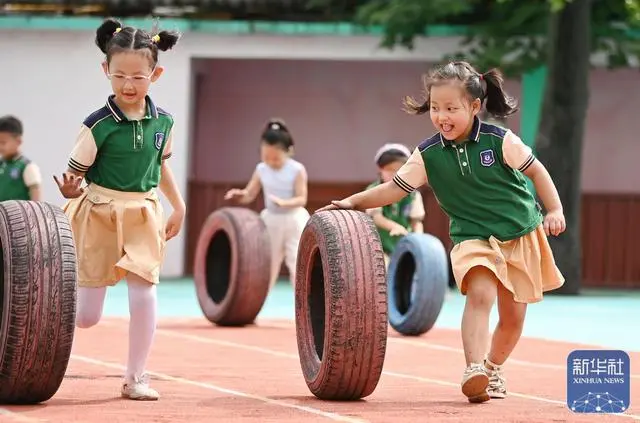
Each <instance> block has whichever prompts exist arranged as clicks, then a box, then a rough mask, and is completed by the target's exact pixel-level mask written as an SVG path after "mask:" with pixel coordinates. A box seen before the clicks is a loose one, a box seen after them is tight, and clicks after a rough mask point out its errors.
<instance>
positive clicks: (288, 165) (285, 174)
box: [256, 158, 304, 213]
mask: <svg viewBox="0 0 640 423" xmlns="http://www.w3.org/2000/svg"><path fill="white" fill-rule="evenodd" d="M303 168H304V165H303V164H302V163H300V162H298V161H295V160H293V159H291V158H289V159H287V161H286V162H285V163H284V165H283V166H282V167H281V168H280V169H278V170H276V169H273V168H271V167H269V166H268V165H267V164H266V163H264V162H260V163H258V166H256V171H257V172H258V177H259V178H260V183H261V184H262V191H263V193H264V204H265V207H266V208H267V210H269V211H271V212H274V213H287V212H289V211H291V209H288V208H283V207H280V206H278V205H276V204H274V203H273V201H271V199H270V198H269V196H271V195H274V196H276V197H278V198H281V199H283V200H288V199H290V198H293V197H295V182H296V178H297V177H298V173H300V171H301V170H302V169H303Z"/></svg>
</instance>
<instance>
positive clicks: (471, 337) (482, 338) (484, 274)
mask: <svg viewBox="0 0 640 423" xmlns="http://www.w3.org/2000/svg"><path fill="white" fill-rule="evenodd" d="M464 282H465V285H466V302H465V307H464V312H463V315H462V327H461V331H462V344H463V348H464V353H465V360H466V362H467V370H466V371H465V374H464V377H463V380H462V392H463V393H464V394H465V395H466V396H467V397H468V398H469V401H471V402H484V401H487V400H488V399H489V395H488V394H487V392H486V389H487V386H488V384H489V378H488V376H487V375H486V373H485V372H484V368H483V366H482V362H483V361H484V357H485V354H486V351H487V345H488V343H489V342H488V341H489V315H490V314H491V308H492V307H493V303H494V302H495V299H496V295H497V285H498V284H499V282H498V281H497V279H496V277H495V275H494V274H493V273H492V272H491V271H490V270H489V269H487V268H485V267H484V266H476V267H474V268H472V269H471V270H470V271H469V272H468V273H467V275H466V276H465V280H464Z"/></svg>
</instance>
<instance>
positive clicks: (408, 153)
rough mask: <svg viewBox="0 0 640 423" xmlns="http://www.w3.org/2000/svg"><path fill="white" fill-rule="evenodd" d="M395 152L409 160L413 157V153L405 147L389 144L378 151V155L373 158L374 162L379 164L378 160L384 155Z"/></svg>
mask: <svg viewBox="0 0 640 423" xmlns="http://www.w3.org/2000/svg"><path fill="white" fill-rule="evenodd" d="M393 150H395V151H399V152H401V153H402V154H404V155H405V156H406V157H407V159H408V158H409V157H411V151H410V150H409V149H408V148H407V147H406V146H405V145H403V144H398V143H387V144H385V145H383V146H382V147H380V148H379V149H378V151H377V152H376V155H375V156H374V158H373V162H374V163H378V160H379V159H380V157H381V156H382V155H383V154H384V153H386V152H388V151H393Z"/></svg>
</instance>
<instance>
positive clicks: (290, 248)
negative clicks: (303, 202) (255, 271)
mask: <svg viewBox="0 0 640 423" xmlns="http://www.w3.org/2000/svg"><path fill="white" fill-rule="evenodd" d="M308 219H309V213H308V212H307V211H306V210H305V209H301V210H299V211H296V212H295V214H294V215H293V216H292V218H291V221H290V222H288V228H287V231H286V238H285V240H284V252H285V256H284V257H285V262H286V264H287V269H289V279H290V280H291V286H292V287H293V288H295V286H296V262H297V260H298V246H299V245H300V238H301V237H302V231H304V227H305V225H306V224H307V220H308Z"/></svg>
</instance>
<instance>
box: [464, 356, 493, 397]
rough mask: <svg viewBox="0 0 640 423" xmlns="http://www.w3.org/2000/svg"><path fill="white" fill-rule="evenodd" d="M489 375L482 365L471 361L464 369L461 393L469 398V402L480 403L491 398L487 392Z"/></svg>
mask: <svg viewBox="0 0 640 423" xmlns="http://www.w3.org/2000/svg"><path fill="white" fill-rule="evenodd" d="M488 386H489V377H488V376H487V374H486V373H485V371H484V366H483V365H482V364H478V363H471V365H469V367H467V368H466V369H465V371H464V376H463V377H462V393H463V394H464V395H465V396H466V397H467V399H469V402H473V403H480V402H486V401H489V399H491V398H490V397H489V394H488V393H487V387H488Z"/></svg>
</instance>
